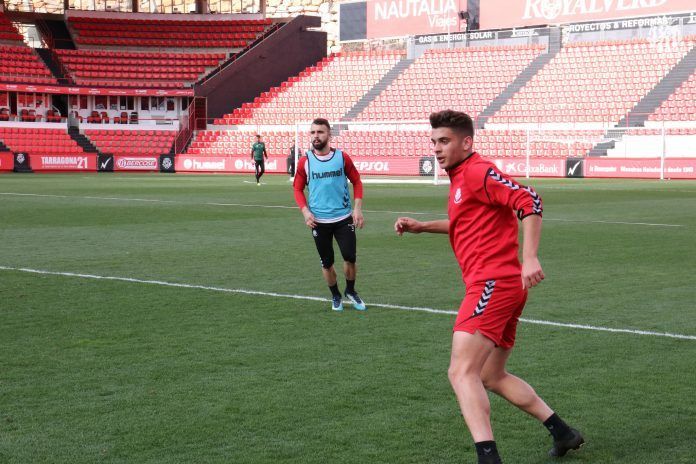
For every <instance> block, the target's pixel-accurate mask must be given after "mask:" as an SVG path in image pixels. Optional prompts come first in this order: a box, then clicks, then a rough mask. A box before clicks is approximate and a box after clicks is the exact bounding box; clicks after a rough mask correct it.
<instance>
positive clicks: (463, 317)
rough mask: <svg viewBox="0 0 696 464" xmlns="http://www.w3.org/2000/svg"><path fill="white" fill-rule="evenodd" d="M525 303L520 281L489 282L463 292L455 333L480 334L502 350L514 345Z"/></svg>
mask: <svg viewBox="0 0 696 464" xmlns="http://www.w3.org/2000/svg"><path fill="white" fill-rule="evenodd" d="M526 301H527V290H525V289H523V288H522V279H521V278H513V279H504V280H488V281H485V282H478V283H475V284H473V285H471V286H469V287H467V289H466V295H465V296H464V301H462V304H461V306H460V307H459V314H458V315H457V320H456V321H455V323H454V331H455V332H459V331H461V332H468V333H470V334H473V333H476V332H477V331H478V332H481V333H482V334H483V335H485V336H486V337H488V338H490V339H491V340H493V342H495V344H496V346H499V347H501V348H506V349H507V348H512V347H513V346H514V345H515V334H516V332H517V322H518V321H519V319H520V314H522V309H523V308H524V304H525V302H526Z"/></svg>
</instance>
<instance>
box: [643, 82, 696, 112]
mask: <svg viewBox="0 0 696 464" xmlns="http://www.w3.org/2000/svg"><path fill="white" fill-rule="evenodd" d="M648 120H649V121H658V120H660V121H692V122H696V71H695V72H694V73H692V74H691V76H689V79H688V80H686V81H684V83H683V84H682V85H681V86H680V87H679V88H677V90H676V91H675V92H674V93H673V94H672V95H670V96H669V97H668V98H667V100H665V101H664V102H663V103H662V105H660V107H658V108H657V110H655V112H654V113H653V114H651V115H650V117H649V118H648Z"/></svg>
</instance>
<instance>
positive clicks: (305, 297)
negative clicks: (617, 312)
mask: <svg viewBox="0 0 696 464" xmlns="http://www.w3.org/2000/svg"><path fill="white" fill-rule="evenodd" d="M0 270H2V271H12V272H24V273H29V274H39V275H50V276H62V277H74V278H81V279H91V280H108V281H115V282H127V283H135V284H145V285H158V286H161V287H173V288H185V289H195V290H207V291H213V292H222V293H232V294H239V295H254V296H264V297H271V298H288V299H293V300H303V301H319V302H329V299H328V298H321V297H316V296H308V295H294V294H289V293H276V292H264V291H260V290H248V289H242V288H225V287H214V286H209V285H196V284H185V283H178V282H167V281H163V280H147V279H135V278H132V277H117V276H102V275H95V274H83V273H77V272H57V271H46V270H41V269H31V268H19V267H10V266H0ZM368 306H370V307H376V308H385V309H397V310H402V311H415V312H423V313H431V314H447V315H456V314H457V311H452V310H445V309H437V308H427V307H420V306H402V305H393V304H386V303H370V304H369V305H368ZM520 321H521V322H524V323H527V324H536V325H545V326H552V327H563V328H568V329H579V330H590V331H595V332H610V333H623V334H629V335H644V336H653V337H664V338H676V339H680V340H696V335H683V334H674V333H668V332H652V331H649V330H635V329H617V328H612V327H600V326H593V325H583V324H569V323H564V322H554V321H544V320H537V319H527V318H520Z"/></svg>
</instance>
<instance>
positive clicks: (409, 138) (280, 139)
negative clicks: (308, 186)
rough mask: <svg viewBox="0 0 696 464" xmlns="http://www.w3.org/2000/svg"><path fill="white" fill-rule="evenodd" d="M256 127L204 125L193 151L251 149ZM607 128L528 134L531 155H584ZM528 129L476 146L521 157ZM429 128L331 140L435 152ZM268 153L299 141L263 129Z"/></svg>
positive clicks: (363, 148) (406, 152) (355, 147)
mask: <svg viewBox="0 0 696 464" xmlns="http://www.w3.org/2000/svg"><path fill="white" fill-rule="evenodd" d="M254 135H255V132H248V131H232V130H229V131H227V130H208V131H203V132H201V133H200V134H199V136H198V137H197V138H196V140H194V141H193V142H192V144H191V147H190V148H189V150H188V153H189V154H196V155H204V156H223V155H244V156H246V155H248V154H249V150H250V147H251V143H252V142H253V139H254ZM603 135H604V131H602V130H594V131H575V130H558V131H548V132H544V133H543V135H542V134H536V135H532V136H530V142H529V153H530V156H535V157H540V158H565V157H568V156H571V157H577V156H580V157H582V156H585V155H586V154H587V152H588V151H589V150H590V149H591V148H592V147H593V146H594V144H595V143H596V142H597V141H599V140H601V139H602V136H603ZM527 136H528V134H527V132H526V131H524V130H486V129H484V130H479V131H477V133H476V147H477V149H478V150H481V151H482V152H483V153H486V155H487V156H495V157H503V158H506V157H520V156H525V155H526V153H527V147H528V145H527ZM429 139H430V131H428V130H411V131H398V132H397V131H395V130H344V131H341V132H340V133H339V135H336V136H334V137H333V142H332V143H333V144H334V145H335V146H337V147H341V149H343V150H345V151H346V152H348V153H351V154H355V155H361V156H376V157H379V156H393V155H394V153H398V154H400V155H402V156H418V157H420V156H423V155H428V154H430V153H431V152H432V148H431V146H430V141H429ZM264 142H265V143H266V146H267V149H268V151H269V153H270V154H274V155H287V153H288V150H289V148H290V146H292V145H294V143H295V133H294V132H291V131H284V130H279V131H269V132H264Z"/></svg>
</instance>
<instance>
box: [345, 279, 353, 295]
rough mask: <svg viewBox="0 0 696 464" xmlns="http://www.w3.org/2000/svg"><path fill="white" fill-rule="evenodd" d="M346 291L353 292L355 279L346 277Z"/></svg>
mask: <svg viewBox="0 0 696 464" xmlns="http://www.w3.org/2000/svg"><path fill="white" fill-rule="evenodd" d="M346 293H355V279H353V280H348V279H346Z"/></svg>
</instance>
